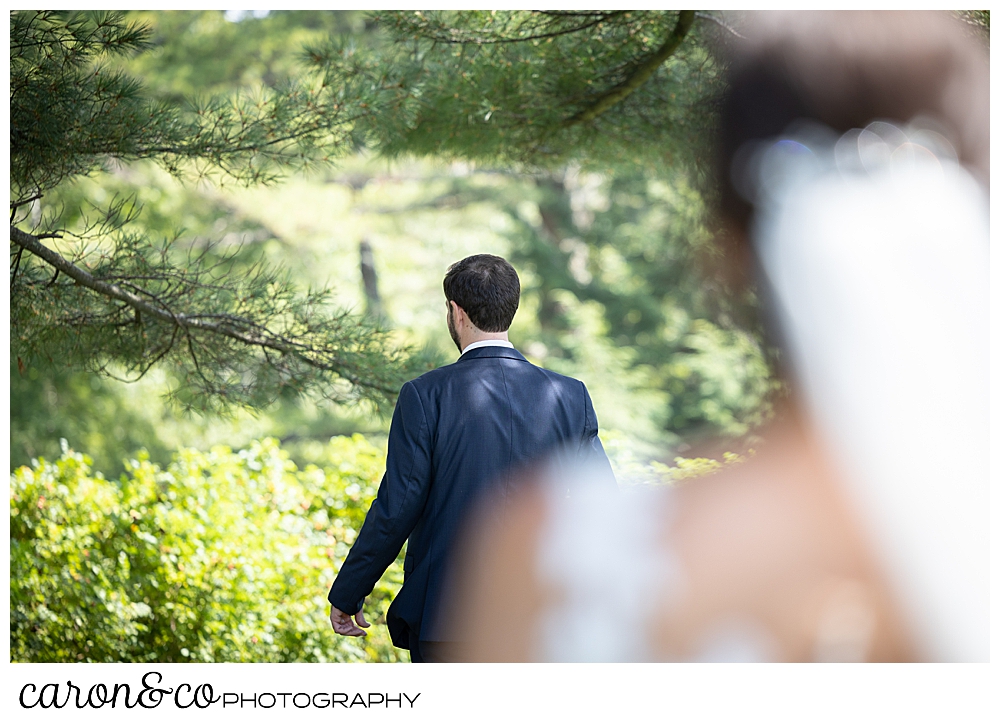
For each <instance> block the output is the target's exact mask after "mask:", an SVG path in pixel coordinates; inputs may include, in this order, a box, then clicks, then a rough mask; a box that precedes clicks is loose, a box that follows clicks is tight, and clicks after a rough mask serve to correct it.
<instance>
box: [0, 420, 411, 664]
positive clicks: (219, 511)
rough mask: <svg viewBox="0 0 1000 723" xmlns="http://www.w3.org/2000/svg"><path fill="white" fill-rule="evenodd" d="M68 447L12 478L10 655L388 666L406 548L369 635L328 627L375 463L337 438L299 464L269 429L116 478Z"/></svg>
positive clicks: (395, 654) (378, 597)
mask: <svg viewBox="0 0 1000 723" xmlns="http://www.w3.org/2000/svg"><path fill="white" fill-rule="evenodd" d="M90 464H91V462H90V459H89V458H88V457H87V456H85V455H83V454H79V453H76V452H73V451H72V450H69V449H64V452H63V455H62V457H61V458H60V459H59V460H57V461H55V462H48V461H45V460H40V461H38V462H36V463H34V465H33V467H32V468H29V467H21V468H19V469H18V470H16V471H15V473H14V474H13V476H12V480H11V513H10V514H11V517H10V529H11V566H10V567H11V571H10V575H11V592H10V611H11V612H10V617H11V640H10V643H11V659H12V660H13V661H36V662H76V661H88V662H112V661H124V662H150V661H160V662H184V661H197V662H223V661H227V662H291V661H296V662H311V661H315V662H325V661H365V660H376V661H397V660H402V659H405V658H404V657H403V656H405V653H403V652H402V651H399V650H397V649H396V648H393V647H392V644H391V643H390V641H389V637H388V633H387V631H386V628H385V626H384V625H378V624H377V623H380V622H381V623H384V616H385V611H386V608H387V607H388V604H389V602H390V601H391V598H392V596H393V595H394V594H395V593H396V591H397V590H398V589H399V586H400V584H401V583H402V556H400V558H399V559H398V560H397V561H396V562H395V563H394V564H393V566H392V567H390V569H389V571H388V572H387V574H386V575H385V576H383V579H382V582H380V583H379V585H378V586H377V587H376V589H375V591H374V592H373V594H372V595H371V596H369V598H368V602H367V604H366V606H365V609H366V612H368V613H369V615H368V619H369V620H370V621H371V622H372V623H376V624H374V625H373V627H372V628H371V629H370V630H369V634H368V637H367V638H344V637H341V636H338V635H335V634H334V633H333V631H332V630H331V629H330V623H329V620H328V617H327V616H328V613H329V604H328V603H327V601H326V594H327V591H328V590H329V587H330V584H331V583H332V581H333V577H334V574H335V572H336V571H337V570H339V568H340V564H341V562H342V561H343V559H344V557H345V556H346V555H347V551H348V549H349V547H350V543H352V542H353V541H354V538H355V536H356V535H357V531H358V530H359V529H360V527H361V523H362V522H363V520H364V516H365V513H366V512H367V510H368V506H369V504H370V503H371V500H372V498H373V497H374V495H375V492H376V489H377V485H378V479H379V476H380V475H381V473H382V470H383V469H384V454H383V453H382V452H381V451H379V450H378V449H376V448H375V447H374V446H372V445H371V444H370V443H369V442H368V441H367V440H365V438H364V437H362V436H360V435H355V436H354V437H350V438H347V437H335V438H334V439H333V440H331V442H330V444H329V446H328V447H327V448H326V450H325V458H324V459H323V460H322V461H321V462H320V464H318V465H316V464H310V465H309V466H307V467H306V468H305V469H301V470H300V469H297V468H296V466H295V465H294V464H293V463H292V462H291V461H289V459H288V455H287V454H286V453H285V452H284V451H283V450H281V449H280V448H279V446H278V444H277V443H276V442H275V441H273V440H264V441H262V442H259V443H255V444H254V445H252V446H251V447H250V448H249V449H247V450H245V451H241V452H233V451H231V450H230V449H228V448H226V447H216V448H213V449H212V450H211V451H210V452H208V453H202V452H198V451H195V450H190V449H186V450H181V451H180V452H178V453H177V454H176V455H175V456H174V461H173V462H172V463H171V464H170V465H169V466H168V467H167V469H165V470H163V469H160V468H159V467H157V466H156V465H153V464H151V463H150V462H149V460H148V459H146V458H144V457H140V458H139V459H137V460H131V462H130V463H129V464H128V465H127V471H126V472H125V474H123V475H122V476H121V478H120V479H119V480H117V481H112V480H107V479H105V478H104V477H103V476H102V475H101V474H100V473H97V474H92V473H91V469H90Z"/></svg>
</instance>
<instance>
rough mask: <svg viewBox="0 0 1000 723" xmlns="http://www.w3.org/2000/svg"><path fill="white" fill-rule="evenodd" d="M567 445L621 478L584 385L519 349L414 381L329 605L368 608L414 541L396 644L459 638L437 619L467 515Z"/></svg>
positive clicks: (395, 617) (397, 611) (488, 350)
mask: <svg viewBox="0 0 1000 723" xmlns="http://www.w3.org/2000/svg"><path fill="white" fill-rule="evenodd" d="M566 447H569V448H571V449H572V448H579V449H580V450H581V451H583V452H596V453H598V456H599V460H600V463H601V464H603V465H606V466H607V470H606V471H607V474H608V475H612V473H611V466H610V463H609V462H608V461H607V457H606V455H605V454H604V449H603V448H602V447H601V442H600V440H599V439H598V438H597V416H596V415H595V414H594V407H593V404H592V403H591V401H590V395H589V394H588V393H587V388H586V387H585V386H584V384H583V382H581V381H578V380H576V379H571V378H569V377H565V376H562V375H560V374H556V373H555V372H551V371H548V370H546V369H542V368H540V367H537V366H535V365H533V364H531V363H529V362H528V361H527V360H526V359H525V358H524V357H523V356H521V355H520V354H519V353H518V352H517V351H515V350H513V349H509V348H506V347H497V346H487V347H479V348H477V349H473V350H471V351H469V352H466V353H465V354H463V355H462V356H461V357H460V358H459V360H458V361H457V362H455V363H454V364H449V365H448V366H445V367H441V368H440V369H435V370H434V371H431V372H428V373H427V374H424V375H423V376H420V377H418V378H417V379H414V380H412V381H409V382H407V383H406V384H404V385H403V388H402V390H401V391H400V393H399V399H398V401H397V402H396V409H395V412H394V413H393V416H392V424H391V426H390V429H389V450H388V456H387V458H386V471H385V476H384V477H383V478H382V482H381V484H380V485H379V489H378V495H377V496H376V498H375V500H374V502H372V506H371V509H369V511H368V515H367V517H366V518H365V522H364V525H363V526H362V527H361V531H360V532H359V533H358V537H357V539H356V540H355V542H354V545H353V547H352V548H351V551H350V553H349V554H348V556H347V559H346V560H345V561H344V564H343V565H342V566H341V568H340V572H339V574H338V575H337V579H336V580H335V581H334V583H333V587H332V588H331V589H330V594H329V596H328V598H329V600H330V603H331V604H332V605H334V606H335V607H337V608H338V609H339V610H342V611H343V612H346V613H350V614H352V615H353V614H354V613H356V612H357V611H358V610H360V609H361V606H362V603H363V602H364V598H365V596H366V595H368V594H369V593H371V591H372V589H373V588H374V587H375V583H377V582H378V580H379V578H380V577H381V576H382V573H383V572H385V570H386V568H387V567H388V566H389V565H390V564H391V563H392V561H393V560H395V558H396V556H397V555H398V554H399V551H400V549H401V548H402V546H403V543H404V542H405V541H407V539H409V544H408V546H407V550H406V557H405V558H404V564H403V570H404V582H403V587H402V589H400V591H399V594H398V595H397V596H396V599H395V600H394V601H393V603H392V605H391V606H390V607H389V611H388V615H387V623H388V627H389V634H390V636H391V637H392V642H393V644H394V645H396V646H397V647H400V648H408V647H409V638H410V636H411V633H415V634H416V639H419V640H449V639H451V636H450V635H449V631H448V630H447V629H442V630H434V629H432V626H433V620H434V614H435V612H436V610H437V608H438V605H439V604H440V602H441V595H442V589H443V587H444V582H445V575H446V566H447V564H448V559H449V554H450V548H451V544H452V542H453V540H454V538H455V534H456V532H458V530H459V528H460V527H461V525H462V522H463V520H464V517H465V515H466V513H467V512H469V510H470V507H471V506H472V505H473V504H474V503H475V502H476V501H477V499H478V498H479V497H480V495H482V494H483V493H485V492H493V493H499V494H500V495H503V494H504V492H505V491H506V490H505V489H504V488H505V486H506V485H509V484H510V481H511V476H510V475H509V474H508V473H510V472H512V471H514V470H516V469H518V468H519V467H523V466H525V465H527V464H528V463H530V462H532V461H533V460H536V459H538V458H540V457H542V456H544V455H545V454H546V453H547V452H550V451H555V450H557V449H560V448H566ZM610 479H613V475H612V476H610Z"/></svg>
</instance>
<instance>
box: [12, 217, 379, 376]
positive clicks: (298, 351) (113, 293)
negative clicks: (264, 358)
mask: <svg viewBox="0 0 1000 723" xmlns="http://www.w3.org/2000/svg"><path fill="white" fill-rule="evenodd" d="M10 240H11V241H12V242H13V243H15V244H17V245H18V246H20V247H21V248H22V249H24V250H26V251H28V252H29V253H32V254H34V255H35V256H37V257H39V258H40V259H42V260H43V261H45V262H46V263H47V264H49V265H50V266H52V267H53V268H55V269H57V270H58V271H61V272H62V273H63V274H65V275H66V276H69V277H70V278H71V279H73V280H74V281H76V282H77V283H78V284H80V285H81V286H84V287H86V288H88V289H90V290H91V291H94V292H96V293H98V294H100V295H102V296H105V297H107V298H109V299H115V300H116V301H121V302H124V303H125V304H127V305H128V306H131V307H132V308H133V309H135V310H136V311H139V312H141V313H143V314H146V315H148V316H149V317H152V318H155V319H159V320H160V321H163V322H166V323H168V324H171V325H174V326H176V327H179V328H180V329H182V330H183V331H184V333H185V335H186V336H187V338H188V340H189V342H190V340H191V332H192V331H202V332H208V333H211V334H217V335H219V336H224V337H228V338H230V339H233V340H234V341H238V342H240V343H242V344H246V345H248V346H255V347H258V348H260V349H268V350H271V351H276V352H280V353H282V354H289V355H292V356H294V357H296V358H297V359H300V360H301V361H302V362H303V363H305V364H307V365H308V366H311V367H313V368H314V369H318V370H321V371H328V372H333V373H335V374H337V375H338V376H340V377H342V378H343V379H346V380H347V381H348V382H350V383H351V384H353V385H355V386H357V387H360V388H365V389H371V390H374V391H378V392H382V393H383V394H387V395H395V394H396V391H397V390H396V389H394V388H390V387H387V386H384V385H381V384H377V383H372V382H370V381H367V380H364V379H362V378H360V377H358V376H357V375H354V374H350V373H348V372H346V371H345V370H344V369H343V368H342V367H341V366H340V365H338V364H335V363H332V361H324V360H323V359H321V358H319V359H318V358H316V357H315V356H314V354H318V355H323V354H330V351H329V350H326V349H318V348H314V347H311V346H308V345H303V344H301V343H296V342H295V341H293V340H290V339H288V338H285V337H282V336H281V335H280V334H274V333H273V332H271V331H269V330H268V329H266V327H262V326H260V325H259V324H257V323H256V322H254V321H253V320H251V319H245V318H240V317H230V323H228V324H227V323H217V322H210V321H205V320H204V318H196V317H195V316H189V315H187V314H182V313H174V312H172V311H171V310H170V309H168V308H166V307H161V306H158V305H155V304H152V303H150V302H148V301H146V300H145V299H143V298H141V297H140V296H138V295H137V294H135V293H132V292H131V291H127V290H126V289H123V288H121V286H119V285H117V284H111V283H108V282H106V281H102V280H100V279H97V278H95V277H94V276H93V274H90V273H89V272H87V271H84V270H83V269H81V268H80V267H79V266H77V265H76V264H74V263H72V262H71V261H68V260H67V259H66V258H64V257H63V256H62V255H60V254H59V253H57V252H55V251H53V250H52V249H50V248H48V247H47V246H45V245H44V244H42V243H40V241H39V240H38V237H36V236H32V235H31V234H29V233H25V232H24V231H22V230H20V229H19V228H16V227H14V226H11V227H10ZM238 327H244V328H243V329H240V328H238ZM195 364H196V365H197V358H195ZM199 372H200V369H199Z"/></svg>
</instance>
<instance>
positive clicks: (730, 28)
mask: <svg viewBox="0 0 1000 723" xmlns="http://www.w3.org/2000/svg"><path fill="white" fill-rule="evenodd" d="M695 17H697V18H701V19H702V20H711V21H712V22H713V23H715V24H716V25H718V26H719V27H720V28H722V29H723V30H725V31H727V32H728V33H730V34H731V35H735V36H736V37H737V38H739V39H740V40H746V39H747V38H746V36H745V35H740V34H739V33H738V32H737V31H736V28H734V27H733V26H731V25H727V24H726V23H724V22H723V21H722V20H720V19H719V18H717V17H715V16H714V15H709V14H708V13H695Z"/></svg>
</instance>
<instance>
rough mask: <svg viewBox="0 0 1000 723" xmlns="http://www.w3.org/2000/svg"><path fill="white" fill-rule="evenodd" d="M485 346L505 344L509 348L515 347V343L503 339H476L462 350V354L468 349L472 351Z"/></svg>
mask: <svg viewBox="0 0 1000 723" xmlns="http://www.w3.org/2000/svg"><path fill="white" fill-rule="evenodd" d="M484 346H504V347H507V348H508V349H513V348H514V345H513V344H511V343H510V342H509V341H504V340H503V339H483V340H482V341H474V342H472V343H471V344H469V345H468V346H467V347H465V348H464V349H463V350H462V354H465V352H467V351H472V350H473V349H479V348H480V347H484Z"/></svg>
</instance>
